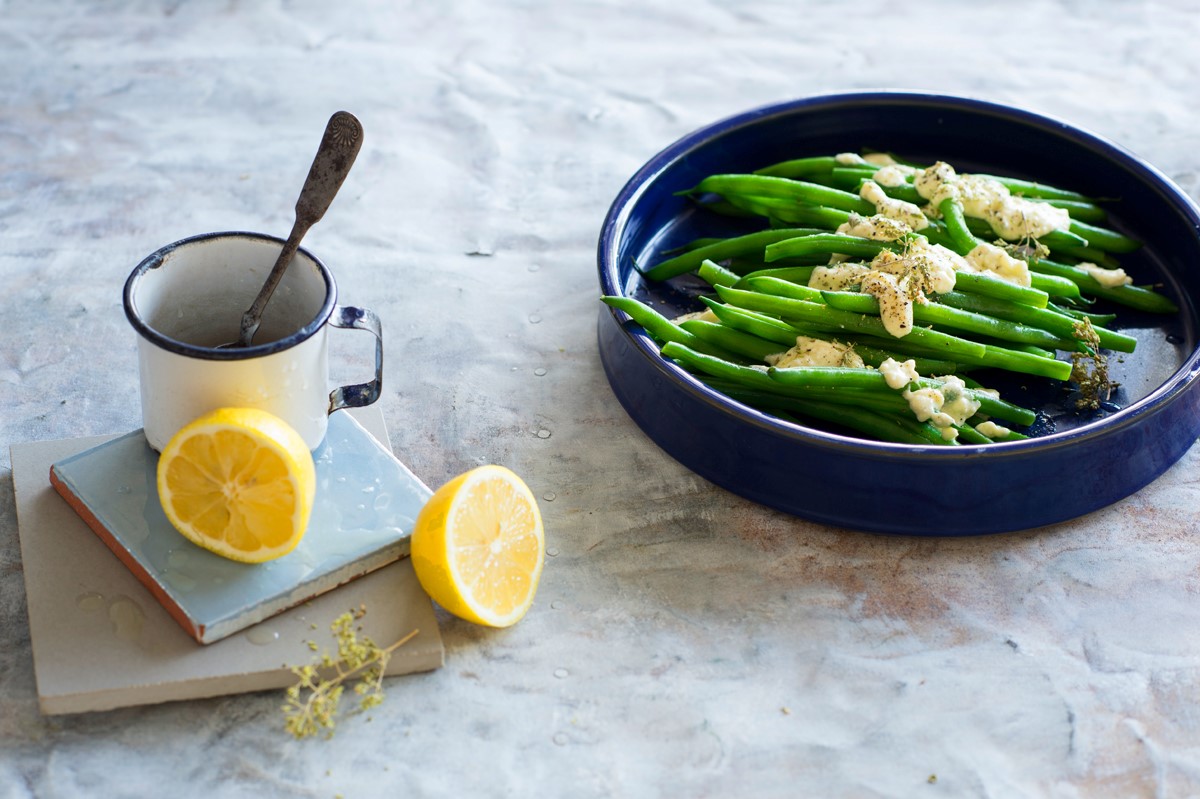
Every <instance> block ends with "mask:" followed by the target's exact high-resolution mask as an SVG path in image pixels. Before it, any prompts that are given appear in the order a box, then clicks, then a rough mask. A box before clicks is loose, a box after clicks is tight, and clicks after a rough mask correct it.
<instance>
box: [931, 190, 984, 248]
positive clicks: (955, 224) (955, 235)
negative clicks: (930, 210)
mask: <svg viewBox="0 0 1200 799" xmlns="http://www.w3.org/2000/svg"><path fill="white" fill-rule="evenodd" d="M938 211H940V212H941V214H942V219H943V220H945V222H946V231H947V232H948V233H949V234H950V240H951V241H952V242H953V244H954V246H953V249H954V251H955V252H957V253H958V254H959V255H966V254H967V253H969V252H970V251H971V250H973V249H975V247H976V246H977V245H978V244H979V240H978V239H976V238H975V236H974V234H972V233H971V231H970V230H968V229H967V220H966V218H965V217H964V216H963V207H962V203H960V202H959V201H958V200H956V199H955V198H953V197H947V198H946V199H944V200H942V201H941V203H939V204H938Z"/></svg>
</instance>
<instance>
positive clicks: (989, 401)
mask: <svg viewBox="0 0 1200 799" xmlns="http://www.w3.org/2000/svg"><path fill="white" fill-rule="evenodd" d="M1060 363H1061V362H1060ZM1067 367H1068V368H1070V365H1069V364H1067ZM822 370H824V371H827V372H829V373H828V374H823V373H822ZM841 372H857V373H859V374H856V375H854V376H850V375H842V374H841ZM767 375H768V376H769V377H770V378H771V379H772V380H774V381H776V382H779V383H782V384H783V385H785V386H814V385H839V383H838V382H837V380H838V379H839V378H841V379H844V380H846V381H847V382H846V383H842V384H841V385H854V386H856V387H860V388H880V390H882V387H886V386H887V379H886V378H885V377H884V376H883V374H882V373H880V372H878V371H875V370H866V369H838V368H837V367H830V366H826V367H819V366H814V367H808V368H804V367H800V368H792V369H777V368H771V369H768V370H767ZM849 381H853V382H852V383H851V382H849ZM944 382H945V381H944V380H941V379H935V378H929V377H919V378H917V379H916V380H914V381H913V382H912V383H911V384H910V385H916V386H917V387H918V388H941V387H942V384H943V383H944ZM966 393H967V394H968V395H969V396H970V397H971V399H973V400H975V401H976V402H978V403H979V410H980V412H982V413H986V414H988V415H989V416H995V417H996V418H997V419H1005V420H1008V421H1011V422H1014V423H1016V424H1021V425H1030V424H1033V421H1034V419H1036V418H1037V414H1035V413H1034V412H1033V411H1030V410H1028V409H1026V408H1022V407H1020V406H1018V405H1013V404H1012V403H1010V402H1005V401H1004V400H1001V399H998V398H997V397H994V396H992V395H991V394H989V393H987V392H985V391H977V390H975V389H970V388H968V389H966Z"/></svg>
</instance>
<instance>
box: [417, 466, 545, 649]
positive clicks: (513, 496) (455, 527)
mask: <svg viewBox="0 0 1200 799" xmlns="http://www.w3.org/2000/svg"><path fill="white" fill-rule="evenodd" d="M544 554H545V534H544V532H543V530H542V515H541V512H540V511H539V510H538V505H537V500H536V499H535V498H534V496H533V493H532V492H531V491H530V490H529V487H528V486H527V485H525V483H524V481H522V480H521V478H520V477H518V476H517V475H516V474H514V473H513V472H512V471H510V470H509V469H506V468H504V467H503V466H480V467H478V468H475V469H472V470H471V471H469V472H465V473H463V474H460V475H459V476H458V477H455V478H454V479H453V480H451V481H450V482H448V483H446V484H445V485H443V486H442V487H441V488H439V489H438V490H437V491H436V492H434V495H433V497H432V498H431V499H430V500H429V502H427V503H426V504H425V506H424V507H423V508H422V509H421V512H420V514H419V515H418V516H417V521H416V524H415V525H414V527H413V534H412V561H413V569H414V570H415V571H416V573H417V579H418V580H420V582H421V586H422V587H423V588H424V589H425V591H426V592H427V593H428V594H429V595H430V596H431V597H432V598H433V600H434V601H435V602H437V603H438V604H439V605H441V606H442V607H443V608H445V609H446V610H447V611H449V612H450V613H453V614H454V615H455V616H458V617H460V618H464V619H467V620H469V621H473V622H475V623H476V624H486V625H488V626H490V627H508V626H510V625H512V624H515V623H516V622H517V621H518V620H520V619H521V617H522V616H524V615H525V612H526V611H527V610H529V606H530V605H531V604H532V603H533V595H534V593H535V592H536V591H537V586H538V580H539V579H540V578H541V574H542V563H543V561H544V559H545V558H544Z"/></svg>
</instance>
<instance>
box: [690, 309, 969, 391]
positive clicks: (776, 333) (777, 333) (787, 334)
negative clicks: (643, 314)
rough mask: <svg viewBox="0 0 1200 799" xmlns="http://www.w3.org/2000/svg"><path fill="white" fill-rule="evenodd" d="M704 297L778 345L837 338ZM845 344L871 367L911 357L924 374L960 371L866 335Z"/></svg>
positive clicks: (728, 319)
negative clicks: (802, 337) (804, 338)
mask: <svg viewBox="0 0 1200 799" xmlns="http://www.w3.org/2000/svg"><path fill="white" fill-rule="evenodd" d="M700 299H701V300H702V301H703V302H704V304H705V305H707V306H708V307H709V309H710V310H711V311H712V312H713V314H715V315H716V317H717V318H718V319H720V320H721V323H722V324H724V325H727V326H729V327H732V328H735V329H737V330H741V331H743V332H746V333H750V334H752V335H755V336H758V337H759V338H762V339H766V340H768V341H773V342H775V343H777V344H785V345H787V347H788V348H791V347H792V346H793V345H795V343H796V338H797V336H807V337H809V338H819V339H822V340H825V341H832V340H833V339H832V338H831V337H830V336H829V334H828V333H825V332H823V331H817V330H810V329H807V328H802V327H797V326H795V325H791V324H788V323H787V322H784V321H783V320H782V319H776V318H775V317H773V316H767V315H766V314H760V313H758V312H757V311H749V310H746V309H745V308H738V307H737V306H736V305H724V304H722V303H719V302H717V301H716V300H713V299H710V298H708V297H701V298H700ZM893 341H894V339H893ZM845 343H848V344H851V345H853V347H854V351H855V352H857V353H858V355H859V357H860V358H862V359H863V362H864V363H868V364H870V365H871V366H879V364H881V363H883V362H884V361H886V360H887V359H888V358H891V359H893V360H895V361H897V362H902V361H905V360H908V359H910V358H911V359H912V361H913V365H914V367H915V368H916V370H917V371H918V372H920V373H921V374H923V375H941V374H952V373H953V372H955V371H956V370H957V366H958V364H957V363H955V362H954V361H949V360H945V359H943V358H937V357H930V356H929V355H926V354H925V353H924V352H923V351H922V352H921V353H920V354H916V355H914V354H912V353H911V352H905V351H903V350H897V349H896V348H895V347H893V346H892V343H891V341H876V340H874V339H872V340H869V341H864V340H863V339H862V337H858V338H854V339H848V340H846V342H845Z"/></svg>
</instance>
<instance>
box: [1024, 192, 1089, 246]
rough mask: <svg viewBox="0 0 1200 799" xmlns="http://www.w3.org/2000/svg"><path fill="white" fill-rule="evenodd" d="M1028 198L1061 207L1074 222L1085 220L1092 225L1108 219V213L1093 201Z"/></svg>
mask: <svg viewBox="0 0 1200 799" xmlns="http://www.w3.org/2000/svg"><path fill="white" fill-rule="evenodd" d="M1028 199H1030V200H1032V201H1033V202H1037V203H1045V204H1046V205H1052V206H1054V207H1055V208H1061V209H1063V210H1064V211H1066V212H1067V213H1069V214H1070V215H1071V219H1072V220H1074V221H1076V222H1087V223H1089V224H1093V225H1094V224H1097V223H1100V222H1104V221H1105V220H1107V219H1108V213H1107V212H1106V211H1105V210H1104V209H1103V208H1101V207H1100V206H1098V205H1096V204H1095V203H1090V202H1084V201H1082V200H1056V199H1044V198H1040V197H1030V198H1028ZM1084 238H1087V236H1084Z"/></svg>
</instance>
